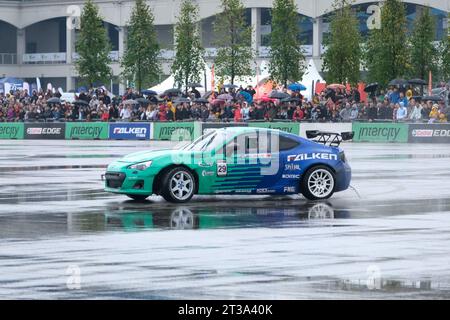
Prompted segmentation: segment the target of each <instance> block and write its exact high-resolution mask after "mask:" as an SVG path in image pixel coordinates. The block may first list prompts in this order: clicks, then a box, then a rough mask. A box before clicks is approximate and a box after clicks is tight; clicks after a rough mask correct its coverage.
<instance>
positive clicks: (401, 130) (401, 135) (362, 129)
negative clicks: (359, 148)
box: [352, 122, 408, 142]
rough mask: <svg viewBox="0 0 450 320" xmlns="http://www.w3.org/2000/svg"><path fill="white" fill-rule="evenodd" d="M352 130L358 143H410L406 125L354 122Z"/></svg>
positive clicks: (354, 139)
mask: <svg viewBox="0 0 450 320" xmlns="http://www.w3.org/2000/svg"><path fill="white" fill-rule="evenodd" d="M352 130H353V131H354V132H355V135H354V136H353V141H356V142H408V125H407V124H406V123H376V122H354V123H353V125H352Z"/></svg>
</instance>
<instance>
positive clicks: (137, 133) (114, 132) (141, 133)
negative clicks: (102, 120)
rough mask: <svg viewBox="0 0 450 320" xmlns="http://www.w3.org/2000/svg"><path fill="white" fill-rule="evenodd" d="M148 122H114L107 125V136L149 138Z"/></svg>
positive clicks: (133, 138) (135, 138)
mask: <svg viewBox="0 0 450 320" xmlns="http://www.w3.org/2000/svg"><path fill="white" fill-rule="evenodd" d="M150 132H151V124H150V123H132V122H131V123H129V122H127V123H126V122H122V123H121V122H116V123H111V124H110V125H109V138H110V139H116V140H149V139H150Z"/></svg>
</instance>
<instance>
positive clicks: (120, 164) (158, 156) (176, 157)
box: [108, 149, 193, 171]
mask: <svg viewBox="0 0 450 320" xmlns="http://www.w3.org/2000/svg"><path fill="white" fill-rule="evenodd" d="M192 154H193V152H192V151H184V150H173V149H163V150H152V151H140V152H135V153H131V154H129V155H126V156H125V157H123V158H121V159H118V160H116V161H114V162H113V163H111V164H110V165H109V166H108V170H110V171H116V170H120V169H122V168H125V167H127V166H129V165H130V164H134V163H139V162H145V161H150V160H152V161H153V164H152V166H156V167H158V166H165V165H167V164H168V163H170V162H174V163H177V162H184V161H183V160H187V159H190V156H191V155H192ZM155 160H161V161H155Z"/></svg>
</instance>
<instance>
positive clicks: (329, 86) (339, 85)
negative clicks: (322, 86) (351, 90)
mask: <svg viewBox="0 0 450 320" xmlns="http://www.w3.org/2000/svg"><path fill="white" fill-rule="evenodd" d="M327 88H330V89H345V86H344V85H343V84H340V83H333V84H330V85H328V86H327Z"/></svg>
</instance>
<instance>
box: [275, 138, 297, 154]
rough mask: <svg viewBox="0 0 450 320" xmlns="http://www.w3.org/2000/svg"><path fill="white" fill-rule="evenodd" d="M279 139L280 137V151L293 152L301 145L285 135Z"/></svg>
mask: <svg viewBox="0 0 450 320" xmlns="http://www.w3.org/2000/svg"><path fill="white" fill-rule="evenodd" d="M279 137H280V139H279V150H280V151H286V150H291V149H293V148H295V147H298V146H299V145H300V142H298V141H295V140H293V139H290V138H288V137H285V136H283V135H280V136H279Z"/></svg>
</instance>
